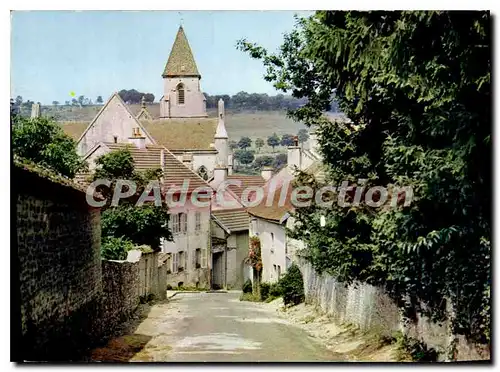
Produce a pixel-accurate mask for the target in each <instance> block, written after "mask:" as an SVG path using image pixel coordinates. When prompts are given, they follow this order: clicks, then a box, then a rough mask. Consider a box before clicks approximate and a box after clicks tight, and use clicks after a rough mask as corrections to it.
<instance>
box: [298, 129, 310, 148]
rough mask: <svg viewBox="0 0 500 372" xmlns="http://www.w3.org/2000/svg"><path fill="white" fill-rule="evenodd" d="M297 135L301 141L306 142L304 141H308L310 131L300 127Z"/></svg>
mask: <svg viewBox="0 0 500 372" xmlns="http://www.w3.org/2000/svg"><path fill="white" fill-rule="evenodd" d="M297 137H298V138H299V143H301V144H304V142H307V140H308V139H309V133H308V132H307V129H305V128H302V129H300V130H299V132H298V133H297Z"/></svg>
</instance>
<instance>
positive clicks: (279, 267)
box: [278, 265, 281, 279]
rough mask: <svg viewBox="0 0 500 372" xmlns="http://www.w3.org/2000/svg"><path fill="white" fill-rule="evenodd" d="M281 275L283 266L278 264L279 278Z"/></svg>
mask: <svg viewBox="0 0 500 372" xmlns="http://www.w3.org/2000/svg"><path fill="white" fill-rule="evenodd" d="M280 276H281V266H280V265H278V279H279V278H280Z"/></svg>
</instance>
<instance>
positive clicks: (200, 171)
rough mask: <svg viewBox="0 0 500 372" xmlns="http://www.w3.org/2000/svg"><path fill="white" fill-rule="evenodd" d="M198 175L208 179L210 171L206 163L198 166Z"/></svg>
mask: <svg viewBox="0 0 500 372" xmlns="http://www.w3.org/2000/svg"><path fill="white" fill-rule="evenodd" d="M198 175H199V176H200V177H201V178H203V179H204V180H205V181H206V180H208V171H207V168H205V166H204V165H202V166H201V167H199V168H198Z"/></svg>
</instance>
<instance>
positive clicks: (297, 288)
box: [279, 264, 304, 305]
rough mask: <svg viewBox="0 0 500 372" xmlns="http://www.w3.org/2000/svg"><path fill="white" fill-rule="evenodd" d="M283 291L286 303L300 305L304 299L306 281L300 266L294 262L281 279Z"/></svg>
mask: <svg viewBox="0 0 500 372" xmlns="http://www.w3.org/2000/svg"><path fill="white" fill-rule="evenodd" d="M279 285H280V287H281V292H282V293H283V302H284V303H285V305H288V304H292V305H298V304H300V303H301V302H303V301H304V281H303V280H302V274H301V273H300V270H299V267H298V266H297V265H295V264H292V266H290V268H289V269H288V271H287V272H286V274H285V275H284V276H283V277H282V278H281V279H280V284H279Z"/></svg>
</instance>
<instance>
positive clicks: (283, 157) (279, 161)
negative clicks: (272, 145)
mask: <svg viewBox="0 0 500 372" xmlns="http://www.w3.org/2000/svg"><path fill="white" fill-rule="evenodd" d="M287 162H288V156H287V154H278V155H276V157H275V158H274V162H273V164H272V165H273V167H274V168H275V169H279V168H281V167H282V166H283V165H286V164H287Z"/></svg>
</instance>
